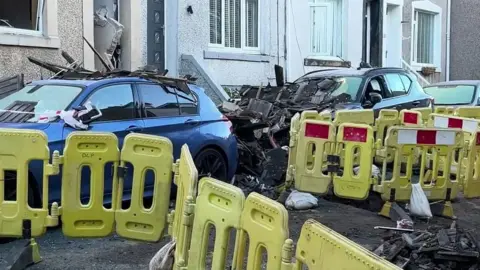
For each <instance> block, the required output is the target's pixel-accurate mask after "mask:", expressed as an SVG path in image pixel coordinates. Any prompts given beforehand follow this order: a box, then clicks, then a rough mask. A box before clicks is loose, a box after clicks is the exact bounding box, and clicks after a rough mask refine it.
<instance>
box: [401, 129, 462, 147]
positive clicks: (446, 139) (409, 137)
mask: <svg viewBox="0 0 480 270" xmlns="http://www.w3.org/2000/svg"><path fill="white" fill-rule="evenodd" d="M455 134H456V132H455V131H453V130H452V131H450V130H422V129H400V130H399V131H398V141H397V143H398V144H429V145H454V144H455Z"/></svg>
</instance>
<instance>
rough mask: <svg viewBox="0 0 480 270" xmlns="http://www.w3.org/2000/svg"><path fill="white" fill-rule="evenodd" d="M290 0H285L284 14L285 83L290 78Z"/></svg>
mask: <svg viewBox="0 0 480 270" xmlns="http://www.w3.org/2000/svg"><path fill="white" fill-rule="evenodd" d="M287 1H288V0H285V12H284V16H285V33H284V35H283V37H284V38H283V43H284V44H283V46H284V48H283V49H284V51H283V57H284V61H285V68H284V73H285V81H287V78H288V61H287V59H288V57H287V52H288V28H287V27H288V22H287V18H288V2H287ZM290 8H292V7H290Z"/></svg>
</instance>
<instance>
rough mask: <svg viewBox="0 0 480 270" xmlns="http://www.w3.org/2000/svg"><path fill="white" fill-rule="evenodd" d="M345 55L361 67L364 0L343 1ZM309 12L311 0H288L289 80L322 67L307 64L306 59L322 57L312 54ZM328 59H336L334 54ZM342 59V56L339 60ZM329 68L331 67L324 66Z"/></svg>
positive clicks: (343, 51) (355, 65)
mask: <svg viewBox="0 0 480 270" xmlns="http://www.w3.org/2000/svg"><path fill="white" fill-rule="evenodd" d="M343 1H344V2H343V11H344V12H343V23H342V24H343V41H342V44H343V45H342V58H343V60H346V61H350V62H351V63H352V66H353V67H358V65H359V64H360V62H361V60H362V39H363V34H362V33H363V0H343ZM309 14H310V11H309V5H308V0H287V16H288V18H287V48H288V50H287V67H286V68H287V80H289V81H292V80H295V79H296V78H298V77H300V76H301V75H303V74H304V73H306V72H309V71H312V70H315V69H320V68H317V67H309V66H304V59H305V58H314V59H322V57H318V56H315V55H312V54H310V46H309V44H310V15H309ZM328 60H334V59H332V58H331V57H330V58H329V59H328ZM336 60H341V59H336ZM324 68H328V67H324Z"/></svg>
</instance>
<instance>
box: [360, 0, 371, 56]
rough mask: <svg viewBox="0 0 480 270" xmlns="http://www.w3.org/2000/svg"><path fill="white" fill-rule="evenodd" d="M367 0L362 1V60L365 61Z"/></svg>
mask: <svg viewBox="0 0 480 270" xmlns="http://www.w3.org/2000/svg"><path fill="white" fill-rule="evenodd" d="M367 1H368V0H364V1H363V32H362V35H363V40H362V47H363V50H362V62H365V63H368V62H369V61H368V60H367V28H368V25H367V22H368V19H367Z"/></svg>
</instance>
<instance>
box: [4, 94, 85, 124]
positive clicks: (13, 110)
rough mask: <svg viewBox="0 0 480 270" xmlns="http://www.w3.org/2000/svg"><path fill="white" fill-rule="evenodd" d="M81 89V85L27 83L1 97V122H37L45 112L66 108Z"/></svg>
mask: <svg viewBox="0 0 480 270" xmlns="http://www.w3.org/2000/svg"><path fill="white" fill-rule="evenodd" d="M81 91H82V88H81V87H79V86H66V85H27V86H25V87H24V88H22V89H20V90H19V91H17V92H14V93H12V94H10V95H7V96H4V97H1V98H0V122H13V123H22V122H37V121H38V120H39V118H40V116H42V115H44V114H45V113H49V112H55V111H61V110H65V109H66V108H67V106H68V105H69V104H70V103H71V102H72V101H73V99H74V98H75V97H76V96H77V95H78V94H79V93H80V92H81Z"/></svg>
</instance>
